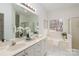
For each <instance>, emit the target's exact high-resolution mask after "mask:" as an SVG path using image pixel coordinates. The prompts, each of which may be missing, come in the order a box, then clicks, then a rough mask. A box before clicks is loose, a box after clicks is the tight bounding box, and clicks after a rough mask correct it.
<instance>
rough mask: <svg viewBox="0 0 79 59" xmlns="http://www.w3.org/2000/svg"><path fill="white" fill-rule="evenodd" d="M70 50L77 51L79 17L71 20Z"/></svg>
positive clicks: (78, 43) (78, 44) (78, 45)
mask: <svg viewBox="0 0 79 59" xmlns="http://www.w3.org/2000/svg"><path fill="white" fill-rule="evenodd" d="M71 29H72V31H71V32H72V48H73V49H79V17H73V18H71Z"/></svg>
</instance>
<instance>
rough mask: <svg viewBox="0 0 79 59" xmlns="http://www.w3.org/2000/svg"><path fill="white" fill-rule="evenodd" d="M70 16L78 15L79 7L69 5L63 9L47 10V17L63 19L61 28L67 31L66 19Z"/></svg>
mask: <svg viewBox="0 0 79 59" xmlns="http://www.w3.org/2000/svg"><path fill="white" fill-rule="evenodd" d="M72 17H79V7H71V8H64V9H57V10H54V11H52V12H51V13H50V12H49V14H48V19H49V20H51V19H63V30H64V32H67V33H68V26H69V25H67V24H68V21H69V19H70V18H72Z"/></svg>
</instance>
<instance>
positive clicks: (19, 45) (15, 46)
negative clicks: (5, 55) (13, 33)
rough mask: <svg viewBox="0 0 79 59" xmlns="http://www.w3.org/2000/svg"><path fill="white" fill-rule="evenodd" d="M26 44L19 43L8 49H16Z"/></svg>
mask: <svg viewBox="0 0 79 59" xmlns="http://www.w3.org/2000/svg"><path fill="white" fill-rule="evenodd" d="M25 45H26V44H25V43H23V42H22V43H17V44H15V45H13V46H9V48H8V49H7V50H8V51H16V50H17V49H21V48H22V47H24V46H25Z"/></svg>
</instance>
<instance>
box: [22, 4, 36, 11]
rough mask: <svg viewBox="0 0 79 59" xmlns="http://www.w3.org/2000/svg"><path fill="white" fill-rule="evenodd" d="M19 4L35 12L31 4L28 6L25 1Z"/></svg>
mask: <svg viewBox="0 0 79 59" xmlns="http://www.w3.org/2000/svg"><path fill="white" fill-rule="evenodd" d="M21 4H22V5H24V6H25V7H27V8H29V9H30V10H32V11H33V12H35V9H34V8H33V7H32V6H30V5H29V4H26V3H21Z"/></svg>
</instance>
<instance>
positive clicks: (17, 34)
mask: <svg viewBox="0 0 79 59" xmlns="http://www.w3.org/2000/svg"><path fill="white" fill-rule="evenodd" d="M15 25H16V28H17V27H19V15H18V14H16V15H15ZM17 37H19V33H18V32H17V33H16V38H17Z"/></svg>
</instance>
